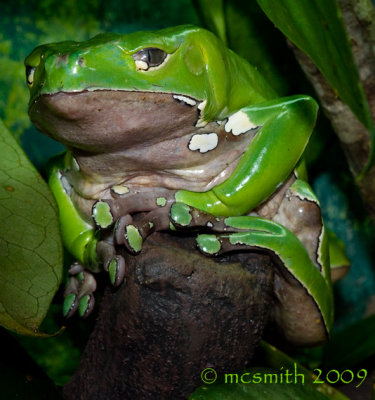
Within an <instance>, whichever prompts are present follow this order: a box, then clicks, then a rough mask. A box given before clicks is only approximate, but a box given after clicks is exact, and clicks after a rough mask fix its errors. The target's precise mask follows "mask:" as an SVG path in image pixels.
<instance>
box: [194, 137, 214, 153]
mask: <svg viewBox="0 0 375 400" xmlns="http://www.w3.org/2000/svg"><path fill="white" fill-rule="evenodd" d="M218 143H219V138H218V136H217V133H215V132H213V133H201V134H196V135H194V136H192V138H191V139H190V142H189V149H190V150H191V151H195V150H199V151H200V152H201V153H206V152H207V151H210V150H213V149H215V148H216V146H217V144H218Z"/></svg>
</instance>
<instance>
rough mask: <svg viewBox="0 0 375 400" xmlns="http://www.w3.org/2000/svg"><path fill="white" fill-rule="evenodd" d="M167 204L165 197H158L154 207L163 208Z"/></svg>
mask: <svg viewBox="0 0 375 400" xmlns="http://www.w3.org/2000/svg"><path fill="white" fill-rule="evenodd" d="M166 204H167V199H166V198H165V197H158V198H157V199H156V205H158V206H159V207H164V206H165V205H166Z"/></svg>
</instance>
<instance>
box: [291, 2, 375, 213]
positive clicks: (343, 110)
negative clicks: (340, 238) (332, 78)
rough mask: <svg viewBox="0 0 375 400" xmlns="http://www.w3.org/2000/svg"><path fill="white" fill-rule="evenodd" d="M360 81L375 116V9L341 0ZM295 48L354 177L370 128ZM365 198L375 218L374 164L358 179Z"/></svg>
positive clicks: (363, 160)
mask: <svg viewBox="0 0 375 400" xmlns="http://www.w3.org/2000/svg"><path fill="white" fill-rule="evenodd" d="M338 3H339V6H340V8H341V12H342V17H343V20H344V23H345V26H346V31H347V34H348V36H349V39H350V43H351V46H352V51H353V55H354V59H355V61H356V64H357V67H358V71H359V76H360V80H361V83H362V85H363V88H364V91H365V94H366V97H367V101H368V103H369V106H370V111H371V114H372V116H373V119H374V118H375V74H374V71H375V11H374V8H373V6H372V4H371V1H370V0H339V1H338ZM292 48H293V51H294V53H295V55H296V57H297V60H298V62H299V63H300V65H301V67H302V69H303V70H304V72H305V73H306V75H307V77H308V78H309V80H310V81H311V83H312V84H313V86H314V88H315V90H316V93H317V95H318V97H319V99H320V102H321V104H322V106H323V109H324V111H325V113H326V115H327V116H328V118H329V119H330V120H331V123H332V126H333V128H334V130H335V132H336V134H337V135H338V137H339V139H340V142H341V144H342V147H343V149H344V152H345V154H346V157H347V160H348V164H349V167H350V169H351V171H352V173H353V175H354V176H355V177H357V176H358V175H359V174H360V172H362V170H363V168H364V166H365V165H366V162H367V159H368V156H369V151H370V135H369V132H368V130H367V129H366V128H365V127H364V126H363V125H362V124H361V123H360V122H359V121H358V119H357V118H356V117H355V115H354V114H353V113H352V111H351V110H350V108H349V107H348V106H347V105H346V104H344V103H343V102H342V101H341V100H340V99H339V98H338V97H337V95H336V94H335V93H334V91H333V90H332V88H331V87H330V86H329V84H328V82H327V81H326V79H325V78H324V77H323V75H322V74H321V73H320V72H319V70H318V69H317V68H316V66H315V65H314V64H313V63H312V61H311V60H310V59H309V58H308V57H307V56H306V55H305V54H304V53H303V52H302V51H300V50H299V49H297V48H296V47H295V46H292ZM357 183H358V186H359V189H360V191H361V194H362V197H363V200H364V202H365V204H366V206H367V208H368V210H369V213H370V215H371V216H372V218H373V219H375V166H373V167H372V168H371V169H370V171H369V172H368V173H367V174H366V175H365V177H364V178H363V179H362V180H360V181H358V182H357Z"/></svg>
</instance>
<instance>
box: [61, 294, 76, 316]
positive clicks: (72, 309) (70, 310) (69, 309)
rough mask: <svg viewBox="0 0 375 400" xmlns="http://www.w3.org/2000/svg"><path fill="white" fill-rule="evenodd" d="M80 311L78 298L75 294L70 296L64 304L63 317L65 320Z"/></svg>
mask: <svg viewBox="0 0 375 400" xmlns="http://www.w3.org/2000/svg"><path fill="white" fill-rule="evenodd" d="M77 309H78V297H77V295H76V294H74V293H70V294H68V295H67V296H66V297H65V299H64V303H63V310H62V311H63V316H64V317H65V318H70V317H71V316H72V315H74V314H75V313H76V311H77Z"/></svg>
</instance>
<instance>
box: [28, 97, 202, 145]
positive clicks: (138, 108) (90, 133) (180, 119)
mask: <svg viewBox="0 0 375 400" xmlns="http://www.w3.org/2000/svg"><path fill="white" fill-rule="evenodd" d="M204 103H205V102H201V101H199V100H196V99H194V98H192V97H188V96H184V95H181V94H172V93H154V92H139V91H123V90H95V91H88V90H86V91H82V92H72V93H67V92H59V93H56V94H43V95H40V96H39V97H38V98H37V99H36V100H35V101H34V103H33V104H32V105H31V106H30V108H29V114H30V118H31V121H32V122H33V123H34V125H35V126H36V127H37V128H38V129H39V130H40V131H41V132H43V133H45V134H47V135H48V136H51V137H52V138H54V139H56V140H58V141H59V142H61V143H63V144H65V145H67V146H68V147H70V148H77V149H81V150H85V151H89V152H105V151H116V150H121V149H124V148H130V147H132V146H137V145H140V144H144V145H149V144H150V145H151V144H152V143H155V142H158V141H160V138H162V139H164V140H168V139H169V138H175V137H180V136H183V135H184V134H186V133H187V131H188V130H190V131H191V130H192V127H194V126H196V125H197V123H198V124H199V121H200V120H201V119H200V113H201V110H202V105H204Z"/></svg>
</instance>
